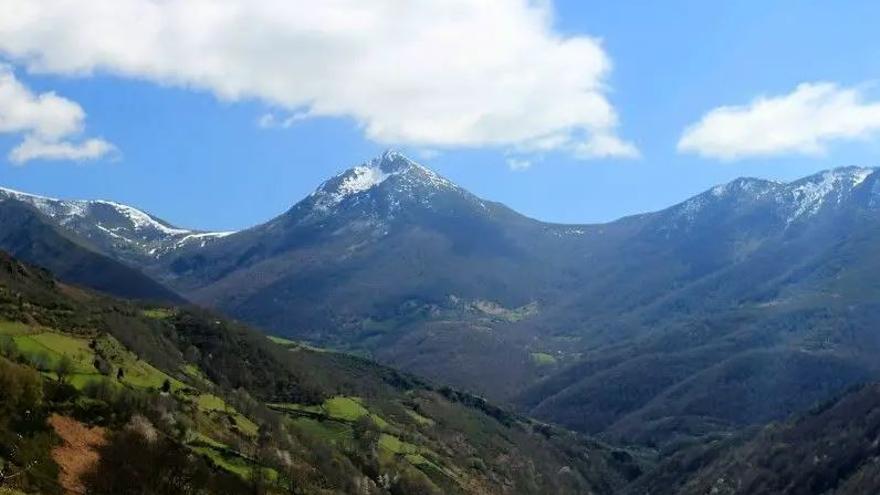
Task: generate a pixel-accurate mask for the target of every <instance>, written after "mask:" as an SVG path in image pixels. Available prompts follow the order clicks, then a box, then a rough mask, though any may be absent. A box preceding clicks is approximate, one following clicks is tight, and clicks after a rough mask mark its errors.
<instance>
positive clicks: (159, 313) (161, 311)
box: [141, 308, 174, 320]
mask: <svg viewBox="0 0 880 495" xmlns="http://www.w3.org/2000/svg"><path fill="white" fill-rule="evenodd" d="M141 313H142V314H143V315H144V316H146V317H147V318H153V319H154V320H164V319H166V318H171V317H172V316H174V311H172V310H170V309H167V308H156V309H145V310H143V311H142V312H141Z"/></svg>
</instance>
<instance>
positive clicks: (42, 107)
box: [0, 64, 113, 164]
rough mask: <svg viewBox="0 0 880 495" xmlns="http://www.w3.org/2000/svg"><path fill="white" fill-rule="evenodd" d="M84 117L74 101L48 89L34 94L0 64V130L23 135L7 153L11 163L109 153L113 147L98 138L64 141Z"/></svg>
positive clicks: (95, 156)
mask: <svg viewBox="0 0 880 495" xmlns="http://www.w3.org/2000/svg"><path fill="white" fill-rule="evenodd" d="M85 117H86V114H85V112H84V111H83V109H82V107H80V106H79V105H78V104H77V103H75V102H73V101H70V100H68V99H66V98H62V97H60V96H58V95H56V94H55V93H51V92H48V93H41V94H34V93H33V92H31V91H30V90H29V89H28V88H27V87H26V86H24V85H23V84H22V83H21V82H20V81H19V80H18V79H17V78H16V77H15V74H14V73H13V72H12V68H11V67H9V66H8V65H2V64H0V133H11V134H22V135H24V136H25V137H24V141H23V142H22V143H21V144H19V145H18V146H16V147H15V148H14V149H13V150H12V151H11V152H10V154H9V159H10V160H11V161H12V162H13V163H19V164H21V163H25V162H27V161H30V160H34V159H53V160H88V159H94V158H99V157H101V156H103V155H105V154H106V153H108V152H110V151H111V150H112V149H113V146H112V145H110V143H107V142H106V141H103V140H101V139H89V140H87V141H84V142H80V143H74V142H71V141H68V140H67V139H68V138H70V137H71V136H75V135H77V134H79V133H80V132H81V131H82V129H83V123H84V121H85Z"/></svg>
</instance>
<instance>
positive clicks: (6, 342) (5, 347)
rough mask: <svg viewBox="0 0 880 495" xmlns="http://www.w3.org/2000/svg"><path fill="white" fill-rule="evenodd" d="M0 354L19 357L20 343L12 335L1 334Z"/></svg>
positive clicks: (13, 357) (12, 357) (14, 357)
mask: <svg viewBox="0 0 880 495" xmlns="http://www.w3.org/2000/svg"><path fill="white" fill-rule="evenodd" d="M0 354H2V355H3V356H6V357H8V358H9V359H16V358H17V357H18V345H17V344H16V343H15V341H14V340H12V337H10V336H8V335H0Z"/></svg>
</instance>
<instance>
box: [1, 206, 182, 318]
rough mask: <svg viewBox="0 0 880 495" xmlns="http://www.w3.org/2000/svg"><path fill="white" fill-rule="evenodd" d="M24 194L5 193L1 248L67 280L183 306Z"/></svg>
mask: <svg viewBox="0 0 880 495" xmlns="http://www.w3.org/2000/svg"><path fill="white" fill-rule="evenodd" d="M18 198H19V196H17V195H15V196H14V195H11V194H10V193H8V192H6V191H0V249H3V250H6V251H8V252H10V253H12V254H14V255H15V256H17V257H19V258H20V259H22V260H25V261H28V262H30V263H34V264H37V265H40V266H43V267H45V268H48V269H50V270H52V271H53V272H55V273H56V274H57V275H58V277H60V278H61V279H62V280H64V281H66V282H69V283H73V284H79V285H84V286H87V287H91V288H93V289H96V290H99V291H102V292H107V293H110V294H115V295H118V296H121V297H130V298H136V299H148V300H156V301H169V302H182V301H183V298H182V297H181V296H179V295H177V294H176V293H175V292H173V291H171V290H169V289H167V288H166V287H164V286H163V285H161V284H159V283H157V282H155V281H154V280H153V279H151V278H149V277H147V276H146V275H144V274H143V273H141V272H140V271H139V270H138V269H136V268H133V267H131V266H128V265H126V264H124V263H122V262H120V261H117V260H114V259H113V258H110V257H108V256H105V255H103V254H101V253H99V252H98V251H97V250H96V249H94V248H93V247H91V246H89V245H88V244H87V243H86V242H84V241H83V240H82V239H80V238H78V237H77V236H76V235H75V234H72V233H70V232H68V231H67V230H65V229H62V228H59V227H58V226H57V224H56V223H55V219H54V218H52V217H49V216H46V215H45V214H43V213H41V212H40V211H39V210H38V209H36V208H34V207H33V206H32V205H31V204H30V203H29V202H25V201H20V200H19V199H18Z"/></svg>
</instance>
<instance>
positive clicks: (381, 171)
mask: <svg viewBox="0 0 880 495" xmlns="http://www.w3.org/2000/svg"><path fill="white" fill-rule="evenodd" d="M392 177H394V178H398V179H399V180H400V182H401V183H405V184H406V186H405V187H402V188H400V189H401V192H403V191H405V192H407V193H409V194H414V193H415V191H414V186H420V187H421V188H423V189H428V190H429V191H428V192H427V193H428V194H430V192H433V191H436V190H439V189H457V188H458V186H456V185H455V184H453V183H452V182H450V181H448V180H447V179H444V178H443V177H441V176H440V175H439V174H437V173H436V172H434V171H433V170H431V169H429V168H427V167H425V166H423V165H421V164H419V163H416V162H415V161H413V160H411V159H409V158H408V157H406V156H405V155H403V154H402V153H399V152H397V151H394V150H387V151H385V152H384V153H382V154H381V155H379V156H378V157H376V158H373V159H372V160H370V161H369V162H365V163H362V164H360V165H356V166H354V167H352V168H350V169H348V170H346V171H344V172H342V173H340V174H338V175H336V176H335V177H333V178H331V179H330V180H328V181H326V182H324V183H323V184H321V185H320V186H319V187H318V189H316V190H315V192H313V193H312V194H311V195H310V198H312V199H313V200H314V205H315V207H317V208H318V209H320V210H327V209H329V208H331V207H334V206H336V205H338V204H340V203H342V202H343V201H345V200H346V199H348V198H352V197H358V196H360V195H361V194H364V193H367V192H368V191H370V190H372V189H374V188H376V187H378V186H380V185H381V184H383V183H384V182H385V181H386V180H388V179H390V178H392ZM421 192H422V193H425V191H421Z"/></svg>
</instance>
